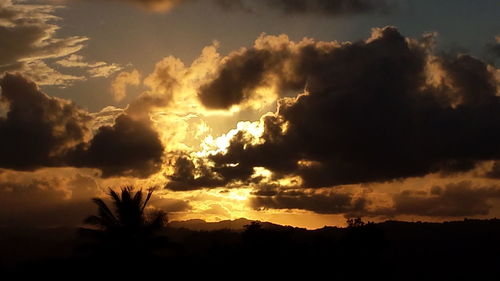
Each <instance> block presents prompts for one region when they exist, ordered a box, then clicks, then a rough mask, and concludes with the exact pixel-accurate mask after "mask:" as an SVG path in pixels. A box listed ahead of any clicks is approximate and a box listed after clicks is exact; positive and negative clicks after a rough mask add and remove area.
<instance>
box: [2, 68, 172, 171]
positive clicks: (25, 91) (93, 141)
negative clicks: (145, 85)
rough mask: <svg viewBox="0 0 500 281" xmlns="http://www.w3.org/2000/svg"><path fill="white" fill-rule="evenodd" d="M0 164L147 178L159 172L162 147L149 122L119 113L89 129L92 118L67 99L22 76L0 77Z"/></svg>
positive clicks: (10, 166) (9, 167) (14, 166)
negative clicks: (1, 112)
mask: <svg viewBox="0 0 500 281" xmlns="http://www.w3.org/2000/svg"><path fill="white" fill-rule="evenodd" d="M0 87H1V99H0V101H1V102H2V104H4V105H5V106H6V108H7V110H6V114H5V117H0V135H2V138H0V167H2V168H8V169H15V170H35V169H38V168H41V167H62V166H76V167H89V168H98V169H101V171H102V175H103V176H104V177H110V176H134V177H147V176H149V175H151V174H153V173H155V172H157V171H159V169H160V167H161V164H162V157H163V145H162V143H161V141H160V139H159V136H158V134H157V132H156V131H155V130H154V129H153V128H152V127H151V124H149V123H148V122H145V121H143V120H135V119H133V118H132V117H130V116H128V115H126V114H120V115H119V116H118V117H117V118H116V119H115V120H114V122H113V123H112V124H110V125H103V126H100V127H98V128H97V131H96V132H94V133H92V132H91V128H90V127H91V123H92V122H91V121H93V120H92V119H93V117H92V116H91V115H90V114H89V113H88V112H86V111H84V110H82V109H80V108H78V107H77V106H75V105H74V104H73V103H70V102H68V101H66V100H63V99H59V98H55V97H50V96H47V95H46V94H44V93H42V92H41V91H40V90H39V89H38V87H37V86H36V84H35V83H33V82H30V81H28V80H26V79H25V78H24V77H22V76H21V75H13V74H6V75H5V76H4V77H3V78H2V79H1V80H0Z"/></svg>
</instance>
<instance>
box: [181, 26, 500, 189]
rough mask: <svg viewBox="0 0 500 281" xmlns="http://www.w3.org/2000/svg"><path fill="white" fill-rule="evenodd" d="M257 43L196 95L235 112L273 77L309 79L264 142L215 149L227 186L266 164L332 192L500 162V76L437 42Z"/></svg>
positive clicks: (285, 88) (298, 85)
mask: <svg viewBox="0 0 500 281" xmlns="http://www.w3.org/2000/svg"><path fill="white" fill-rule="evenodd" d="M260 40H261V41H262V42H260V45H259V46H258V47H254V48H250V49H247V50H244V51H240V52H238V53H235V54H232V55H230V56H229V57H228V59H227V60H226V61H225V62H224V63H223V64H222V65H221V66H220V69H219V72H218V73H219V74H218V75H217V76H216V77H215V79H214V80H213V81H211V82H208V83H207V84H205V85H204V86H202V87H201V88H200V92H199V96H200V100H201V101H202V102H203V103H204V104H205V105H206V106H207V107H211V108H229V107H230V106H231V105H237V104H239V103H243V102H246V101H249V100H251V99H252V98H253V96H252V95H253V93H254V92H255V91H254V90H255V89H257V88H258V87H261V86H268V85H270V84H272V83H275V84H276V86H277V87H278V92H279V93H280V94H282V95H286V94H287V93H289V92H290V91H295V92H300V91H302V90H303V89H304V86H305V85H307V87H306V89H307V91H308V93H307V94H303V95H300V96H298V97H297V98H283V99H281V100H280V101H279V103H278V104H279V109H278V112H277V113H276V114H274V115H268V116H265V117H263V120H262V122H264V134H263V136H262V138H261V141H260V142H259V144H253V143H252V142H251V141H250V139H251V138H248V137H246V136H245V135H246V134H245V132H243V131H242V132H240V133H239V134H237V135H236V136H234V137H233V139H232V140H231V142H230V146H229V148H228V151H227V153H219V154H217V155H214V156H211V158H210V160H211V161H212V162H213V163H214V165H213V166H214V168H211V172H214V173H215V174H216V176H217V177H218V178H222V179H223V180H222V182H230V181H234V180H240V181H248V180H249V179H250V176H251V175H252V173H253V168H254V167H264V168H267V169H269V170H270V171H272V172H273V173H274V176H275V177H278V178H279V177H282V176H286V175H299V176H300V177H301V178H302V179H303V180H304V186H305V187H324V186H332V185H342V184H354V183H365V182H377V181H388V180H393V179H399V178H407V177H416V176H424V175H426V174H429V173H433V172H443V173H452V172H461V171H467V170H470V169H472V168H474V167H475V164H476V163H478V162H480V161H484V160H491V159H498V158H499V157H500V145H499V144H500V133H499V132H500V104H499V101H498V97H497V96H496V94H497V93H496V92H497V83H498V81H496V80H495V75H494V73H493V70H492V68H491V67H489V66H488V65H487V64H486V63H484V62H482V61H481V60H479V59H477V58H474V57H471V56H468V55H458V56H436V55H434V54H432V52H431V49H432V48H431V47H430V45H429V44H430V43H429V42H430V41H432V37H430V36H425V37H424V38H422V39H421V40H420V41H416V40H411V39H408V38H405V37H403V36H402V35H401V34H400V33H399V32H398V31H397V30H396V29H395V28H393V27H387V28H384V29H377V30H375V31H374V34H373V35H372V38H370V39H369V40H366V41H360V42H355V43H346V44H340V45H339V44H336V43H315V42H305V43H304V42H302V43H300V44H293V43H292V42H290V41H284V40H282V39H276V38H275V37H264V38H261V39H260ZM266 42H267V43H266ZM206 174H210V173H206ZM178 176H179V175H174V177H177V178H176V180H177V181H182V180H181V179H180V178H179V177H178ZM186 182H189V180H187V181H186Z"/></svg>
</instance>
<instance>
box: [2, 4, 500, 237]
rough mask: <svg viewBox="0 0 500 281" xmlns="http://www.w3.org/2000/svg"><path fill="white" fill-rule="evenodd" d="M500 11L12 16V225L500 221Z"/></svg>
mask: <svg viewBox="0 0 500 281" xmlns="http://www.w3.org/2000/svg"><path fill="white" fill-rule="evenodd" d="M499 14H500V3H499V2H498V1H496V0H482V1H468V0H442V1H430V0H328V1H327V0H309V1H305V0H258V1H247V0H203V1H202V0H112V1H111V0H110V1H98V0H60V1H59V0H38V1H20V0H18V1H15V0H0V88H1V97H0V136H2V137H1V138H0V193H1V195H0V226H36V227H53V226H69V225H78V224H80V223H81V222H82V221H83V219H84V218H85V217H86V216H88V215H89V214H92V213H93V212H95V207H94V206H93V205H92V202H91V200H90V199H91V198H93V197H103V198H104V197H106V193H107V192H108V189H109V188H113V189H117V188H120V187H123V186H126V185H132V186H135V187H136V188H138V189H139V188H143V189H147V188H150V187H156V192H155V197H156V198H155V199H154V200H153V201H152V206H151V209H162V210H164V211H166V212H168V214H169V218H170V219H171V220H186V219H195V218H196V219H204V220H207V221H219V220H226V219H237V218H241V217H245V218H248V219H255V220H262V221H270V222H274V223H279V224H286V225H293V226H298V227H306V228H311V229H312V228H319V227H323V226H324V225H334V226H342V225H345V221H346V219H347V218H351V217H363V218H365V219H366V220H370V221H384V220H389V219H397V220H407V221H446V220H458V219H463V218H490V217H498V216H500V182H499V179H500V162H499V160H500V133H499V132H500V101H499V100H498V96H499V95H500V70H499V69H498V67H499V64H500V21H499V20H498V15H499Z"/></svg>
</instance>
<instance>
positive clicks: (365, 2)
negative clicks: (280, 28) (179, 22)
mask: <svg viewBox="0 0 500 281" xmlns="http://www.w3.org/2000/svg"><path fill="white" fill-rule="evenodd" d="M75 1H76V0H75ZM79 1H83V0H79ZM86 1H89V0H86ZM114 1H116V2H124V3H131V4H135V5H137V6H139V7H142V8H146V9H148V10H151V11H158V12H162V11H169V10H171V9H172V8H175V7H176V6H180V5H183V4H186V3H191V2H196V1H197V0H114ZM212 2H213V3H214V4H215V5H216V6H217V7H219V8H221V9H222V10H223V11H227V12H232V11H244V12H251V13H257V12H260V11H263V10H271V11H278V12H280V13H282V14H285V15H304V14H313V15H324V16H341V15H356V14H365V13H373V12H387V11H389V10H390V9H391V8H393V6H394V1H388V0H259V1H245V0H212Z"/></svg>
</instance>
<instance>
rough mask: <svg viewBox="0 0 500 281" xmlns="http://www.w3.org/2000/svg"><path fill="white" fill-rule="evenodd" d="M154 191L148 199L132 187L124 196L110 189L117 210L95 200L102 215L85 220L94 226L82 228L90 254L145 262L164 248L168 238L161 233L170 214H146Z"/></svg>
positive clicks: (122, 192)
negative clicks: (144, 260)
mask: <svg viewBox="0 0 500 281" xmlns="http://www.w3.org/2000/svg"><path fill="white" fill-rule="evenodd" d="M153 192H154V190H153V189H149V190H148V192H147V193H146V197H145V198H144V194H143V192H142V190H139V191H137V192H135V194H134V192H133V188H132V187H130V186H129V187H124V188H122V189H121V192H120V193H117V192H115V191H114V190H112V189H110V190H109V196H110V197H111V199H112V202H113V205H114V208H113V210H112V209H111V208H110V207H108V205H107V204H106V203H105V202H104V200H103V199H101V198H94V199H92V200H93V202H94V203H95V204H96V205H97V206H98V215H91V216H89V217H88V218H87V219H85V221H84V223H85V224H87V225H89V226H92V227H90V228H80V229H79V233H80V235H81V236H82V237H83V238H84V239H85V240H86V243H85V244H84V245H83V246H84V247H85V248H86V249H87V250H88V251H89V254H90V255H98V256H99V257H100V258H106V257H113V258H115V259H116V258H118V259H124V258H125V259H130V258H134V259H136V258H141V259H144V258H149V257H152V254H153V252H155V251H156V250H159V249H161V248H164V246H166V242H167V241H166V237H165V236H162V235H159V231H160V230H162V228H163V227H164V226H165V224H166V221H167V217H166V213H165V212H162V211H157V212H154V213H150V214H146V213H145V209H146V206H147V205H148V203H149V201H150V199H151V196H152V195H153Z"/></svg>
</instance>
